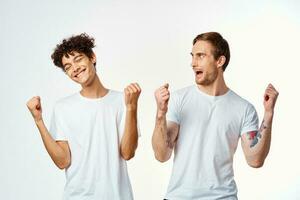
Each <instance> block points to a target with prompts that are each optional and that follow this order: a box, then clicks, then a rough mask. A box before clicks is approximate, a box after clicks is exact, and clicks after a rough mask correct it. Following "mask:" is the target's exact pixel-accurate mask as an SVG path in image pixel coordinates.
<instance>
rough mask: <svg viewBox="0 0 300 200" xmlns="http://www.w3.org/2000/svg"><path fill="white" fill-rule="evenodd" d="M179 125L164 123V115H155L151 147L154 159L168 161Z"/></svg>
mask: <svg viewBox="0 0 300 200" xmlns="http://www.w3.org/2000/svg"><path fill="white" fill-rule="evenodd" d="M178 132H179V125H178V124H176V123H175V122H170V121H169V122H166V115H160V114H157V115H156V122H155V128H154V131H153V136H152V147H153V150H154V154H155V158H156V159H157V160H158V161H160V162H165V161H167V160H169V159H170V157H171V155H172V152H173V149H174V146H175V144H176V140H177V136H178Z"/></svg>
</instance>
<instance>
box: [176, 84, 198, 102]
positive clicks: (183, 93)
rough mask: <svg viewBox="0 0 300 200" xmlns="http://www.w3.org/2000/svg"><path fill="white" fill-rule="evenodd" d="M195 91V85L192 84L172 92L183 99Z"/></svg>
mask: <svg viewBox="0 0 300 200" xmlns="http://www.w3.org/2000/svg"><path fill="white" fill-rule="evenodd" d="M194 91H195V86H194V85H190V86H187V87H184V88H181V89H178V90H175V91H173V92H171V96H173V98H179V99H182V98H184V97H186V96H188V95H190V94H192V93H193V92H194Z"/></svg>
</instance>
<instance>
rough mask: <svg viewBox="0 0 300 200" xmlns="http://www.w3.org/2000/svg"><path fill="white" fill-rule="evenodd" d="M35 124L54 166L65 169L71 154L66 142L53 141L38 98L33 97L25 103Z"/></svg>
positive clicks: (69, 161)
mask: <svg viewBox="0 0 300 200" xmlns="http://www.w3.org/2000/svg"><path fill="white" fill-rule="evenodd" d="M27 107H28V109H29V110H30V112H31V114H32V116H33V118H34V121H35V124H36V126H37V128H38V130H39V132H40V135H41V137H42V140H43V143H44V145H45V148H46V150H47V152H48V154H49V155H50V157H51V159H52V160H53V162H54V163H55V165H56V166H57V167H58V168H60V169H65V168H67V167H68V166H69V165H70V163H71V154H70V149H69V145H68V142H67V141H55V140H54V139H53V138H52V137H51V135H50V133H49V132H48V129H47V127H46V126H45V124H44V121H43V119H42V107H41V102H40V97H33V98H32V99H30V100H29V101H28V102H27Z"/></svg>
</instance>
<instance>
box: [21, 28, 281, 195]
mask: <svg viewBox="0 0 300 200" xmlns="http://www.w3.org/2000/svg"><path fill="white" fill-rule="evenodd" d="M93 47H94V40H93V39H92V38H90V37H89V36H87V35H85V34H81V35H79V36H74V37H71V38H69V39H67V40H63V42H62V43H61V44H60V45H58V46H57V47H56V49H55V51H54V53H53V55H52V59H53V61H54V64H55V65H56V66H58V67H61V68H62V69H63V70H64V71H65V73H66V74H67V75H68V76H69V77H70V78H71V80H73V81H75V82H77V83H79V84H80V85H81V87H82V89H81V91H80V92H79V93H76V94H74V95H71V96H69V97H66V98H63V99H62V100H60V101H58V102H57V104H56V106H55V108H54V112H53V118H52V120H51V126H50V131H48V130H47V128H46V126H45V125H44V123H43V119H42V109H41V103H40V98H39V97H33V98H32V99H31V100H29V102H28V103H27V106H28V108H29V110H30V111H31V113H32V115H33V118H34V120H35V122H36V124H37V127H38V129H39V131H40V134H41V136H42V139H43V142H44V144H45V147H46V149H47V151H48V153H49V155H50V156H51V158H52V159H53V161H54V163H55V164H56V165H57V166H58V167H59V168H61V169H66V177H67V183H66V187H65V192H64V197H65V199H72V200H73V199H74V200H76V199H88V200H92V199H132V191H131V186H130V181H129V178H128V174H127V169H126V162H125V160H128V159H130V158H132V157H133V156H134V152H135V150H136V148H137V141H138V135H139V134H138V126H137V105H138V103H137V102H138V97H139V95H140V92H141V89H140V87H139V86H138V84H136V83H135V84H130V85H129V86H128V87H127V88H126V89H125V92H124V94H125V95H124V96H125V99H124V98H123V94H122V93H120V92H116V91H113V90H109V89H106V88H105V87H104V86H103V85H102V83H101V82H100V79H99V77H98V75H97V74H96V69H95V65H96V56H95V54H94V53H93V51H92V48H93ZM191 55H192V68H193V71H194V73H195V82H196V84H195V85H192V86H189V87H186V88H183V89H181V90H178V91H175V92H174V93H172V95H170V92H169V90H168V84H165V85H164V86H162V87H160V88H159V89H157V90H156V92H155V98H156V102H157V114H156V124H155V129H154V132H153V138H152V145H153V150H154V152H155V157H156V159H157V160H159V161H161V162H164V161H167V160H168V159H169V158H170V157H171V155H172V152H173V151H174V166H173V171H172V176H171V180H170V183H169V187H168V191H167V194H166V196H165V198H166V199H170V200H173V199H174V200H175V199H176V200H181V199H182V200H186V199H237V189H236V185H235V182H234V179H233V169H232V162H233V155H234V153H235V150H236V148H237V144H238V141H239V138H241V141H242V148H243V151H244V153H245V156H246V159H247V162H248V164H249V165H250V166H252V167H261V166H262V165H263V162H264V160H265V158H266V156H267V154H268V152H269V148H270V141H271V127H272V119H273V113H274V106H275V102H276V99H277V96H278V92H277V91H276V90H275V88H274V87H273V86H272V85H271V84H270V85H269V86H268V87H267V89H266V92H265V95H264V107H265V115H264V120H263V121H262V123H261V126H260V128H259V127H258V117H257V113H256V111H255V108H254V107H253V105H251V104H250V103H249V102H248V101H246V100H245V99H243V98H241V97H240V96H238V95H237V94H236V93H234V92H233V91H232V90H231V89H229V88H228V87H227V85H226V84H225V80H224V76H223V73H224V71H225V69H226V67H227V65H228V63H229V59H230V51H229V45H228V43H227V41H226V40H225V39H224V38H223V37H222V36H221V35H220V34H218V33H216V32H209V33H204V34H200V35H198V36H197V37H196V38H195V39H194V41H193V49H192V53H191ZM123 104H125V106H123Z"/></svg>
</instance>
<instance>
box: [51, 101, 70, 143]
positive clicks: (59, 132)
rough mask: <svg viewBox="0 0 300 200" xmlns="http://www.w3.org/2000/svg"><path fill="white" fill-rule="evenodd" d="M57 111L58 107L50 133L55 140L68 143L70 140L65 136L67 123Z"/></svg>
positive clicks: (53, 114)
mask: <svg viewBox="0 0 300 200" xmlns="http://www.w3.org/2000/svg"><path fill="white" fill-rule="evenodd" d="M57 109H58V108H57V107H55V108H54V109H53V113H52V117H51V122H50V129H49V132H50V135H51V136H52V138H53V139H54V140H56V141H58V140H64V141H66V140H68V139H67V137H66V136H65V134H66V131H67V127H66V125H65V123H63V122H62V120H61V116H60V115H59V112H58V110H57Z"/></svg>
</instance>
